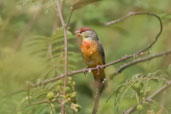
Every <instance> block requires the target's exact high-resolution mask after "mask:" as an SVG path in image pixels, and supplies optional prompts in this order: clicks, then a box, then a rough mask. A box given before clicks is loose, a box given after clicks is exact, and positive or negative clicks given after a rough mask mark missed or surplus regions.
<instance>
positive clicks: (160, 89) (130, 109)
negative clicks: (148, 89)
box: [124, 81, 171, 114]
mask: <svg viewBox="0 0 171 114" xmlns="http://www.w3.org/2000/svg"><path fill="white" fill-rule="evenodd" d="M170 86H171V81H167V82H166V84H164V85H163V86H162V87H161V88H159V89H158V90H157V91H155V92H154V93H153V94H151V95H150V96H149V97H147V98H146V99H145V100H144V101H143V102H142V103H144V102H146V101H148V102H151V101H152V99H153V98H154V97H156V96H157V95H159V94H160V93H162V92H163V91H164V90H166V89H167V88H169V87H170ZM136 107H137V105H135V106H133V107H131V108H129V109H128V110H127V111H125V112H124V114H131V113H133V112H135V111H136Z"/></svg>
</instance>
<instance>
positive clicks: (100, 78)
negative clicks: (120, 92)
mask: <svg viewBox="0 0 171 114" xmlns="http://www.w3.org/2000/svg"><path fill="white" fill-rule="evenodd" d="M92 72H93V75H94V79H95V83H96V85H97V87H98V89H99V92H100V94H101V93H102V92H103V90H104V88H105V87H106V86H107V80H106V75H105V72H104V69H100V70H99V71H98V70H94V71H92Z"/></svg>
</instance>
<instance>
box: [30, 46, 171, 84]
mask: <svg viewBox="0 0 171 114" xmlns="http://www.w3.org/2000/svg"><path fill="white" fill-rule="evenodd" d="M168 54H171V49H170V50H168V51H164V52H160V53H158V54H155V55H152V56H148V57H144V58H141V59H136V60H134V62H133V63H128V64H130V65H128V66H131V65H134V64H137V63H139V62H144V61H147V60H151V59H154V58H157V57H161V56H164V55H168ZM123 60H124V57H123V58H122V59H118V60H115V61H112V62H109V63H107V64H105V65H100V67H101V68H106V67H108V66H110V65H113V64H116V63H118V62H120V61H123ZM128 66H127V64H126V65H124V67H123V66H122V67H123V68H121V67H120V69H119V70H117V71H116V72H115V74H114V76H115V75H117V74H119V73H121V71H122V70H123V69H125V67H126V68H127V67H128ZM93 70H98V67H94V68H83V69H81V70H75V71H71V72H69V73H68V75H67V76H73V75H74V74H79V73H84V72H90V71H93ZM65 76H66V75H65V74H61V75H58V76H56V77H54V78H51V79H48V80H44V81H43V82H40V83H38V84H35V85H32V87H38V86H41V85H46V84H48V83H50V82H54V81H56V80H60V79H62V78H64V77H65ZM114 76H112V78H113V77H114Z"/></svg>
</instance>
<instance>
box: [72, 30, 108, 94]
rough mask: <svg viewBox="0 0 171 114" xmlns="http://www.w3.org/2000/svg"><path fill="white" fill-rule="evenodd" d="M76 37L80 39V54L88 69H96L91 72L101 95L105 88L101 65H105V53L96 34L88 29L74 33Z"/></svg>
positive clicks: (103, 72)
mask: <svg viewBox="0 0 171 114" xmlns="http://www.w3.org/2000/svg"><path fill="white" fill-rule="evenodd" d="M75 34H76V36H78V37H81V46H80V49H81V52H82V56H83V60H84V61H85V64H86V65H87V66H88V68H94V67H97V68H98V69H97V70H92V71H91V72H92V73H93V76H94V79H95V82H96V85H97V86H98V88H99V92H100V93H102V91H103V90H104V87H105V86H106V76H105V71H104V68H102V67H101V65H104V64H105V53H104V49H103V46H102V44H101V42H100V41H99V38H98V36H97V33H96V32H95V31H94V30H93V29H92V28H89V27H82V28H80V29H78V30H76V31H75Z"/></svg>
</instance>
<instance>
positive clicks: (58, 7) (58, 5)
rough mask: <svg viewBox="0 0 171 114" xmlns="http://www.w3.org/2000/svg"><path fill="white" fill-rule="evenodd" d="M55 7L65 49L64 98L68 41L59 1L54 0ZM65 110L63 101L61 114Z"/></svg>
mask: <svg viewBox="0 0 171 114" xmlns="http://www.w3.org/2000/svg"><path fill="white" fill-rule="evenodd" d="M56 5H57V12H58V14H59V18H60V21H61V24H62V27H63V30H64V49H65V72H64V74H65V77H64V90H63V95H64V96H65V88H66V83H67V75H68V41H67V28H66V25H65V22H64V18H63V15H62V11H61V4H60V0H56ZM65 113H66V110H65V101H64V100H63V102H62V106H61V114H65Z"/></svg>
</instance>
